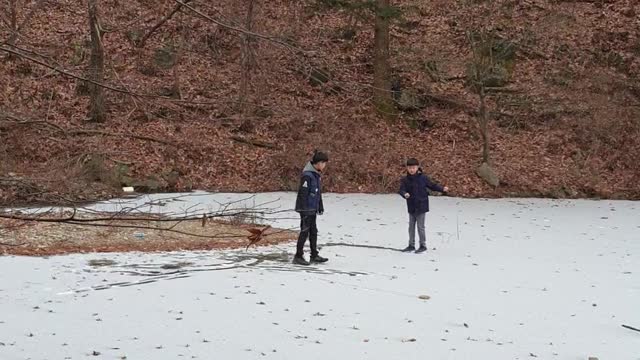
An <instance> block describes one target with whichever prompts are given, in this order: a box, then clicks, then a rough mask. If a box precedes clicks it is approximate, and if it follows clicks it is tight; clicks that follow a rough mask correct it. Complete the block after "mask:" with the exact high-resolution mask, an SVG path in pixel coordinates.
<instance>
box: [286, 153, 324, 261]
mask: <svg viewBox="0 0 640 360" xmlns="http://www.w3.org/2000/svg"><path fill="white" fill-rule="evenodd" d="M328 161H329V156H328V155H327V154H326V153H323V152H321V151H315V152H314V154H313V157H312V158H311V161H310V162H308V163H307V165H306V166H305V168H304V170H302V177H301V178H300V187H299V188H298V196H297V198H296V211H297V212H298V213H299V214H300V235H299V236H298V244H297V246H296V255H295V256H294V258H293V263H294V264H298V265H309V264H310V262H311V263H324V262H326V261H327V258H324V257H322V256H320V255H319V254H318V227H317V225H316V218H317V215H322V214H323V213H324V204H323V203H322V181H321V178H322V171H323V170H324V168H325V167H326V166H327V162H328ZM307 239H309V247H310V248H311V257H310V258H309V261H307V260H305V258H304V244H305V242H307Z"/></svg>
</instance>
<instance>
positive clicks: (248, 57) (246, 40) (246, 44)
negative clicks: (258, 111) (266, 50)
mask: <svg viewBox="0 0 640 360" xmlns="http://www.w3.org/2000/svg"><path fill="white" fill-rule="evenodd" d="M246 2H247V16H246V18H245V24H244V25H245V28H246V29H247V30H248V31H252V28H253V5H254V2H255V1H254V0H246ZM252 42H253V39H252V37H251V35H248V34H244V35H243V36H242V54H241V57H240V62H241V66H242V78H241V79H240V98H239V100H238V103H239V104H238V105H239V106H240V107H242V108H243V109H247V107H246V106H244V103H245V102H246V100H247V97H248V96H249V83H250V81H251V69H252V67H253V63H254V61H255V59H254V56H253V48H252V45H253V44H252Z"/></svg>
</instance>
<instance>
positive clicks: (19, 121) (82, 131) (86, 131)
mask: <svg viewBox="0 0 640 360" xmlns="http://www.w3.org/2000/svg"><path fill="white" fill-rule="evenodd" d="M0 116H4V117H5V118H7V119H10V120H12V123H13V124H15V125H45V126H49V127H51V128H53V129H54V130H55V131H58V132H60V133H62V134H63V135H103V136H112V137H126V138H132V139H138V140H145V141H151V142H157V143H160V144H164V145H171V146H176V147H177V146H178V145H177V144H176V143H173V142H170V141H166V140H161V139H156V138H153V137H150V136H143V135H135V134H124V133H114V132H109V131H104V130H93V129H77V128H74V129H65V128H63V127H61V126H58V125H56V124H54V123H52V122H49V121H46V120H25V119H21V118H18V117H16V116H14V115H11V114H6V113H3V114H0Z"/></svg>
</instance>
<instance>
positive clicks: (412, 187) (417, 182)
mask: <svg viewBox="0 0 640 360" xmlns="http://www.w3.org/2000/svg"><path fill="white" fill-rule="evenodd" d="M406 165H407V175H406V176H405V177H404V178H402V182H401V184H400V192H399V193H400V195H401V196H402V197H404V198H405V199H406V200H407V210H408V212H409V246H407V247H406V248H405V249H404V250H402V251H403V252H410V251H415V252H416V254H419V253H422V252H425V251H427V241H426V234H425V229H424V221H425V217H426V214H427V212H429V191H428V190H433V191H438V192H443V193H446V192H447V191H449V188H448V187H446V186H444V187H443V186H441V185H438V184H436V183H434V182H432V181H431V180H430V179H429V178H428V177H427V176H426V175H425V174H423V173H422V169H421V168H420V163H419V162H418V160H416V159H414V158H411V159H409V160H407V164H406ZM416 225H417V226H418V235H419V236H420V248H418V250H416Z"/></svg>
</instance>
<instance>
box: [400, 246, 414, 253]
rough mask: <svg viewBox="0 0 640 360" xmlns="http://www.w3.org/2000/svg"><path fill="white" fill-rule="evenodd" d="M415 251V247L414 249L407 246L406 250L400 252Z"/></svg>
mask: <svg viewBox="0 0 640 360" xmlns="http://www.w3.org/2000/svg"><path fill="white" fill-rule="evenodd" d="M415 249H416V247H415V246H413V245H409V246H407V247H406V248H404V249H403V250H402V252H412V251H414V250H415Z"/></svg>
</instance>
